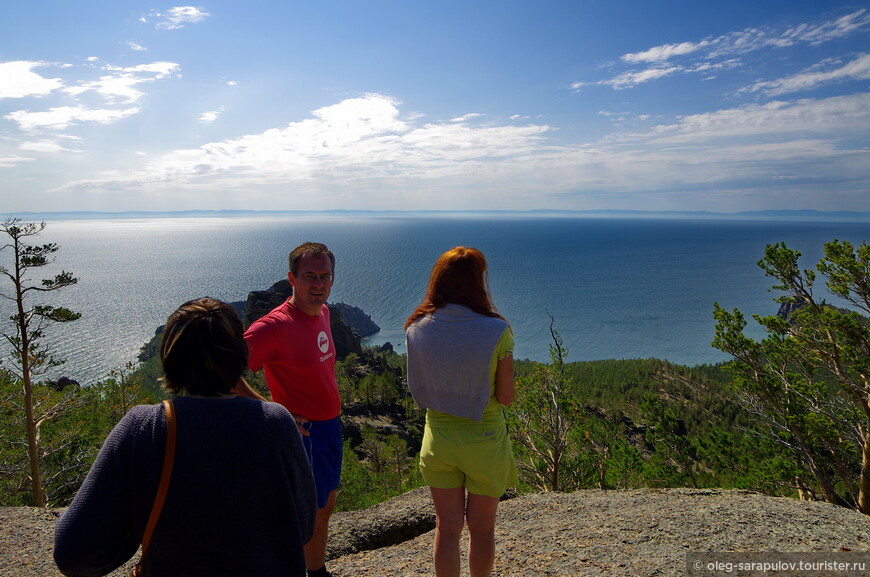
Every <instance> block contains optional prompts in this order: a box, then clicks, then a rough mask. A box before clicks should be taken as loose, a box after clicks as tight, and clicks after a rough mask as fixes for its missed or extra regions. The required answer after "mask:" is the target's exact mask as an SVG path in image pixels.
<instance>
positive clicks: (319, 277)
mask: <svg viewBox="0 0 870 577" xmlns="http://www.w3.org/2000/svg"><path fill="white" fill-rule="evenodd" d="M296 278H301V279H302V280H304V281H305V282H307V283H313V282H315V281H320V282H322V283H323V284H326V283H330V282H332V281H333V279H334V278H335V275H333V274H314V273H311V272H307V273H305V274H301V275H299V276H297V277H296Z"/></svg>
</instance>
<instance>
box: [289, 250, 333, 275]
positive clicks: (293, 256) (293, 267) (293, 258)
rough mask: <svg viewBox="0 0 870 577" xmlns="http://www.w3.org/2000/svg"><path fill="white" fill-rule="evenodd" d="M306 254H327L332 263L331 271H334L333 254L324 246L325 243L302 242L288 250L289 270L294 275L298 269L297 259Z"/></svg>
mask: <svg viewBox="0 0 870 577" xmlns="http://www.w3.org/2000/svg"><path fill="white" fill-rule="evenodd" d="M307 255H316V256H328V257H329V261H330V262H331V263H332V271H333V272H335V255H334V254H332V251H331V250H329V249H328V248H326V245H325V244H321V243H319V242H303V243H302V244H300V245H299V246H297V247H296V248H294V249H293V250H292V251H291V252H290V272H292V273H293V274H294V275H295V274H296V271H297V270H298V269H299V259H301V258H302V257H303V256H307Z"/></svg>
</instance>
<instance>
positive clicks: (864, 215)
mask: <svg viewBox="0 0 870 577" xmlns="http://www.w3.org/2000/svg"><path fill="white" fill-rule="evenodd" d="M8 216H10V217H14V218H21V219H24V220H103V219H145V218H259V217H262V218H269V217H272V218H274V217H370V218H377V217H381V218H413V217H417V218H424V217H425V218H469V217H471V218H508V217H512V218H542V217H543V218H656V219H703V220H753V221H766V220H770V221H804V222H868V221H870V212H859V211H819V210H755V211H741V212H710V211H646V210H556V209H538V210H454V211H446V210H310V211H306V210H176V211H118V212H108V211H58V212H12V213H9V215H8Z"/></svg>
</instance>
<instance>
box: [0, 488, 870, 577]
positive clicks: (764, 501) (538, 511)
mask: <svg viewBox="0 0 870 577" xmlns="http://www.w3.org/2000/svg"><path fill="white" fill-rule="evenodd" d="M59 513H60V511H59V510H57V509H35V508H0V574H2V575H3V576H4V577H52V576H55V575H59V573H58V572H57V570H56V569H55V567H54V565H53V563H52V561H51V542H52V541H51V540H52V531H53V527H54V523H55V521H56V519H57V516H58V515H59ZM434 524H435V518H434V512H433V510H432V504H431V501H430V499H429V495H428V492H427V490H426V489H418V490H415V491H412V492H410V493H406V494H405V495H402V496H400V497H396V498H395V499H391V500H390V501H386V502H384V503H381V504H379V505H376V506H374V507H372V508H370V509H366V510H364V511H356V512H347V513H338V514H336V515H335V516H334V517H333V523H332V535H331V536H330V543H329V557H330V561H329V568H330V571H332V573H333V574H334V575H336V577H385V576H396V577H400V576H404V575H433V574H434V573H433V571H432V563H431V554H432V553H431V548H432V529H433V527H434ZM496 538H497V544H496V561H495V570H494V573H493V574H494V575H496V576H500V577H512V576H533V575H534V576H540V575H546V576H551V577H556V576H559V577H568V576H571V577H592V576H609V577H653V576H656V577H662V576H679V575H687V574H688V572H687V567H686V558H687V555H689V554H693V553H705V552H724V551H733V552H744V553H748V552H827V553H835V554H836V555H837V556H838V559H839V558H842V559H843V560H844V561H848V560H849V559H858V558H860V559H862V560H866V559H867V555H866V553H867V552H868V551H870V517H868V516H867V515H862V514H860V513H858V512H856V511H853V510H850V509H846V508H843V507H838V506H835V505H831V504H828V503H821V502H816V501H799V500H796V499H790V498H782V497H769V496H765V495H761V494H758V493H753V492H748V491H726V490H719V489H638V490H619V491H601V490H583V491H577V492H574V493H540V494H532V495H524V496H520V497H516V498H514V499H510V500H507V501H504V502H503V503H502V504H501V506H500V508H499V516H498V524H497V528H496ZM868 569H870V565H868ZM127 571H128V568H121V569H118V570H116V571H115V572H114V573H112V576H113V577H121V576H123V575H126V574H127ZM723 574H724V573H723ZM744 574H748V573H744ZM790 574H793V575H800V574H804V575H805V574H806V573H787V572H780V573H776V575H790ZM753 575H754V573H753Z"/></svg>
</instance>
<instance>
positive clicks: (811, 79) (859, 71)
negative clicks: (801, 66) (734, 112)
mask: <svg viewBox="0 0 870 577" xmlns="http://www.w3.org/2000/svg"><path fill="white" fill-rule="evenodd" d="M844 80H870V54H861V55H859V56H858V57H857V58H855V59H854V60H853V61H851V62H849V63H848V64H845V65H843V66H841V67H839V68H835V69H833V70H810V71H806V72H802V73H800V74H795V75H793V76H788V77H786V78H780V79H779V80H772V81H768V82H758V83H756V84H753V85H752V86H750V87H749V88H747V89H745V90H747V91H750V92H764V93H765V94H767V95H768V96H779V95H781V94H788V93H790V92H798V91H801V90H810V89H812V88H816V87H817V86H821V85H823V84H830V83H833V82H840V81H844Z"/></svg>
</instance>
